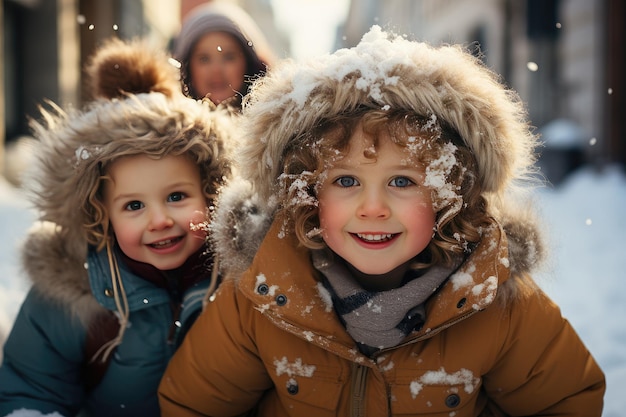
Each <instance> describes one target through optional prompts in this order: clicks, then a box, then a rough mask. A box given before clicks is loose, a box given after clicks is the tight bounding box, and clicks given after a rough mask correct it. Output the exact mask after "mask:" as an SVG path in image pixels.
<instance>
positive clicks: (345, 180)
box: [335, 177, 359, 187]
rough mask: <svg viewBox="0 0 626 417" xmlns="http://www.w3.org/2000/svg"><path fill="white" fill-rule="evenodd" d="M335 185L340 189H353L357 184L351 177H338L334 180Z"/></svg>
mask: <svg viewBox="0 0 626 417" xmlns="http://www.w3.org/2000/svg"><path fill="white" fill-rule="evenodd" d="M335 184H337V185H339V186H340V187H354V186H356V185H359V182H358V181H357V180H356V179H355V178H352V177H339V178H337V179H336V180H335Z"/></svg>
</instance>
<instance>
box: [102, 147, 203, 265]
mask: <svg viewBox="0 0 626 417" xmlns="http://www.w3.org/2000/svg"><path fill="white" fill-rule="evenodd" d="M108 174H109V176H110V178H111V180H110V181H106V183H105V188H104V203H105V207H106V209H107V211H108V213H109V218H110V221H111V226H112V228H113V231H114V233H115V236H116V239H117V242H118V244H119V246H120V248H121V249H122V251H123V252H124V253H125V254H126V255H127V256H128V257H130V258H131V259H134V260H136V261H139V262H144V263H148V264H150V265H153V266H154V267H156V268H158V269H160V270H169V269H174V268H177V267H179V266H181V265H182V264H183V263H184V262H185V261H186V260H187V258H189V256H191V255H192V254H193V253H195V252H196V251H197V250H198V249H200V247H201V246H202V245H203V244H204V242H205V232H203V231H198V232H192V231H191V230H190V222H193V223H199V222H201V221H203V220H204V218H205V213H206V206H207V202H206V198H205V196H204V193H203V192H202V185H201V181H200V172H199V169H198V167H197V166H196V165H195V164H194V163H193V162H192V161H190V160H189V159H187V158H185V157H184V156H166V157H165V158H162V159H159V160H154V159H151V158H149V157H147V156H144V155H138V156H128V157H124V158H122V159H120V160H118V161H115V162H113V163H112V164H111V165H110V166H109V169H108Z"/></svg>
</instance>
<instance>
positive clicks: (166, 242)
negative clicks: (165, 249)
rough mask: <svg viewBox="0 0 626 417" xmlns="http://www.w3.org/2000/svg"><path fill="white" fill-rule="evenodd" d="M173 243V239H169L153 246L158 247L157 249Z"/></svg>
mask: <svg viewBox="0 0 626 417" xmlns="http://www.w3.org/2000/svg"><path fill="white" fill-rule="evenodd" d="M171 243H172V239H167V240H163V241H161V242H157V243H153V244H152V246H156V247H159V246H167V245H170V244H171Z"/></svg>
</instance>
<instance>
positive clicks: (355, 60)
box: [240, 26, 537, 199]
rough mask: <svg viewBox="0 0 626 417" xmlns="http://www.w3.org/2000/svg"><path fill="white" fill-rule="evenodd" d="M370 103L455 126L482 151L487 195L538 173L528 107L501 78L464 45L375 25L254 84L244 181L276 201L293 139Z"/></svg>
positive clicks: (275, 70) (272, 71) (245, 131)
mask: <svg viewBox="0 0 626 417" xmlns="http://www.w3.org/2000/svg"><path fill="white" fill-rule="evenodd" d="M360 106H367V107H372V108H377V109H385V108H389V109H408V110H411V111H414V112H416V113H417V114H419V115H421V116H431V115H435V116H436V117H437V118H438V119H439V120H443V121H445V122H446V123H447V124H449V125H450V126H451V127H452V128H454V129H455V130H456V131H457V132H458V133H459V134H460V136H461V138H462V139H463V141H464V142H465V144H466V145H467V146H468V147H469V148H470V149H471V150H472V152H473V153H474V154H475V156H476V158H477V161H478V168H479V180H480V183H481V185H482V189H483V191H485V192H486V193H493V194H494V195H496V196H498V195H501V194H502V193H504V191H505V190H506V188H507V185H509V184H510V183H511V182H513V181H515V180H518V179H524V178H526V177H527V176H528V174H530V171H531V170H532V165H533V163H534V161H535V155H534V148H535V146H536V141H537V138H536V136H535V135H533V134H532V133H531V129H530V127H529V125H528V118H527V114H526V110H525V108H524V106H523V104H522V102H521V100H520V99H519V97H518V96H517V94H516V93H515V92H513V91H511V90H508V89H506V88H505V87H504V85H503V84H501V83H500V81H499V77H498V76H497V75H496V74H495V73H493V72H492V71H490V70H489V69H488V68H487V67H485V65H483V63H482V62H480V61H479V60H478V59H477V58H475V57H474V56H472V55H471V54H470V53H468V52H466V51H464V50H463V49H462V48H461V47H459V46H441V47H433V46H430V45H427V44H425V43H420V42H411V41H409V40H407V39H405V38H402V37H399V36H394V35H392V34H388V33H385V32H383V31H382V30H381V28H380V27H378V26H373V27H372V29H371V30H370V31H369V32H368V33H367V34H365V35H364V36H363V39H362V40H361V42H360V43H359V44H358V45H357V46H356V47H354V48H350V49H341V50H338V51H337V52H335V53H334V54H332V55H324V56H321V57H317V58H315V59H311V60H307V61H304V62H297V63H296V62H294V61H291V60H285V61H282V62H280V63H278V64H276V65H275V66H273V67H271V68H270V70H269V71H268V73H267V75H266V76H265V77H264V78H263V79H261V80H260V81H259V82H257V83H256V84H255V85H254V87H253V91H252V93H251V94H250V95H249V96H247V97H246V99H245V102H244V108H243V114H244V115H245V117H246V119H247V122H246V124H245V126H244V129H243V137H244V139H245V140H246V141H247V142H248V146H247V147H245V148H244V149H243V150H242V152H241V158H240V160H241V164H240V165H241V167H242V170H243V176H244V178H248V179H250V181H251V182H252V183H253V184H254V187H255V189H256V190H257V191H258V192H259V194H260V196H261V198H262V199H267V198H269V197H270V196H271V195H272V194H273V193H274V191H275V189H274V187H275V180H276V178H277V177H278V175H279V174H280V171H281V169H282V167H281V162H282V153H283V150H284V149H285V148H286V146H287V145H288V143H289V142H290V140H291V139H292V138H294V137H295V136H296V135H298V134H299V133H301V132H306V131H308V130H310V129H311V128H312V127H314V126H315V125H316V124H318V123H319V122H320V121H321V120H324V119H326V118H331V117H333V116H335V115H338V114H341V113H344V112H350V111H352V110H354V109H356V108H358V107H360Z"/></svg>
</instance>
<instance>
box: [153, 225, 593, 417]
mask: <svg viewBox="0 0 626 417" xmlns="http://www.w3.org/2000/svg"><path fill="white" fill-rule="evenodd" d="M277 223H278V224H276V223H275V224H274V226H273V227H272V228H271V229H270V231H269V232H268V234H267V236H266V238H265V240H264V242H263V243H262V245H261V248H260V250H259V252H258V254H257V256H256V257H255V259H254V261H253V264H252V267H251V268H250V269H249V270H248V271H247V272H245V273H244V274H243V276H242V277H241V279H239V280H232V279H231V280H228V281H226V282H225V283H224V284H223V286H222V287H221V289H220V290H219V293H218V295H217V297H216V298H215V300H214V301H213V302H212V303H211V304H210V305H209V306H208V308H207V309H206V311H205V312H204V313H203V315H202V316H201V317H200V318H199V319H198V322H197V324H196V326H195V327H194V328H193V329H192V331H191V332H190V333H189V335H188V339H187V340H186V342H185V343H184V344H183V346H182V347H181V348H180V350H179V353H178V354H177V356H175V357H174V359H173V361H172V363H171V365H170V367H169V370H168V372H167V373H166V378H165V379H164V380H163V381H162V383H161V387H160V395H161V408H162V412H163V415H164V416H178V417H183V416H197V415H207V416H231V415H238V414H240V413H244V412H245V411H246V410H248V409H251V408H253V407H254V406H255V404H257V402H258V404H259V405H258V414H257V415H259V416H272V417H279V416H365V415H368V416H389V415H415V416H417V415H429V416H450V415H454V416H455V417H464V416H468V417H470V416H471V417H475V416H479V415H495V416H502V415H511V416H530V415H532V416H548V415H550V416H566V415H567V416H586V417H591V416H600V411H599V410H601V408H602V397H603V393H604V387H605V386H604V376H603V374H602V372H601V371H600V369H599V368H598V366H597V364H596V363H595V361H594V360H593V358H592V357H591V355H590V354H589V352H588V351H587V350H586V349H585V347H584V346H583V344H582V343H581V341H580V339H579V338H578V336H577V335H576V333H575V331H574V330H573V329H572V327H571V326H570V324H569V323H568V322H567V321H566V320H565V319H564V318H562V317H561V314H560V311H559V309H558V307H557V306H556V305H555V304H554V303H553V302H552V301H550V299H548V297H547V296H546V295H545V294H544V293H543V292H542V291H541V290H539V289H537V288H534V287H532V286H529V285H528V284H524V283H523V280H522V279H517V278H510V270H509V268H508V265H509V262H510V260H509V254H508V248H507V239H506V237H505V234H504V233H503V231H502V229H501V228H500V227H494V228H493V229H492V231H491V232H490V234H489V235H488V236H486V237H485V239H484V240H483V243H481V245H480V246H479V247H478V248H477V249H476V250H475V251H474V252H473V253H472V255H471V256H470V257H469V259H467V261H466V262H464V264H463V265H462V266H461V268H460V270H459V271H458V272H457V273H456V274H455V275H453V276H452V277H451V278H450V279H449V281H448V282H447V283H446V284H445V285H444V287H443V288H442V289H441V291H440V292H439V293H437V294H436V295H435V296H433V297H432V298H431V299H430V300H429V301H428V302H427V321H426V323H425V325H424V326H423V327H422V329H421V330H419V331H414V332H413V333H412V334H410V335H409V337H407V339H406V340H405V342H404V343H402V344H401V345H400V346H398V347H395V348H392V349H386V350H383V351H381V352H380V353H379V354H377V355H376V356H375V357H374V358H372V359H369V358H367V357H365V356H363V355H361V354H359V353H358V350H357V349H356V347H355V344H354V341H353V340H352V339H351V337H350V336H349V335H348V333H347V332H346V331H345V329H344V327H343V325H342V324H341V323H340V322H339V320H338V319H337V316H336V314H335V312H334V310H333V309H332V305H330V304H329V302H328V301H327V300H326V299H325V294H324V292H323V290H322V291H320V289H319V288H320V285H319V274H318V273H317V272H316V271H315V270H314V269H313V268H312V266H311V262H310V261H309V252H308V250H306V249H302V248H299V249H298V248H297V242H296V241H295V240H294V238H290V237H287V238H279V237H278V234H279V232H280V230H279V229H280V222H277ZM466 274H467V275H466ZM468 276H471V281H469V282H471V284H467V283H468V281H467V277H468ZM511 286H516V287H517V288H515V289H514V290H515V291H511V290H513V289H512V288H510V287H511ZM507 287H509V288H507ZM503 288H506V290H507V295H509V294H512V293H515V295H514V296H512V295H511V296H510V297H511V299H510V300H504V299H503V298H504V297H506V296H507V295H504V291H503V293H502V294H501V295H500V296H498V297H496V293H497V292H498V289H503ZM215 340H219V341H220V343H212V341H215ZM209 346H210V347H209ZM207 349H210V351H208V350H207ZM178 381H185V383H184V387H185V388H184V390H181V388H180V385H179V384H178ZM575 394H576V395H575ZM574 395H575V396H574ZM570 396H573V397H571V398H568V397H570ZM170 398H176V399H177V401H180V400H181V399H184V400H183V402H184V403H185V404H187V405H188V406H189V405H190V406H191V407H192V408H194V409H195V410H198V413H196V412H193V411H190V410H188V409H186V408H181V407H179V406H178V405H177V404H176V403H175V402H173V401H170V400H169V399H170ZM551 398H565V399H564V400H561V401H560V402H557V403H553V401H552V400H551ZM453 412H454V414H451V413H453ZM481 413H482V414H481ZM488 413H492V414H488Z"/></svg>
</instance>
